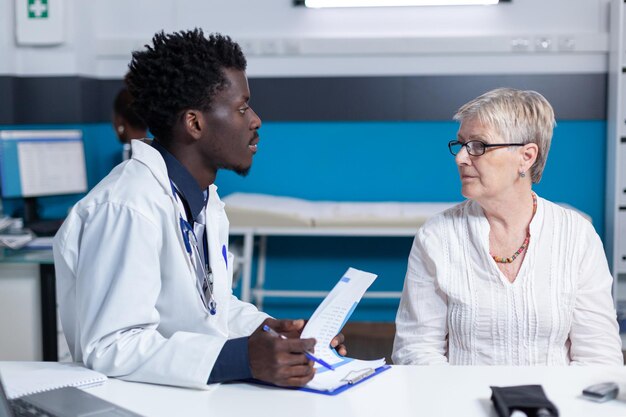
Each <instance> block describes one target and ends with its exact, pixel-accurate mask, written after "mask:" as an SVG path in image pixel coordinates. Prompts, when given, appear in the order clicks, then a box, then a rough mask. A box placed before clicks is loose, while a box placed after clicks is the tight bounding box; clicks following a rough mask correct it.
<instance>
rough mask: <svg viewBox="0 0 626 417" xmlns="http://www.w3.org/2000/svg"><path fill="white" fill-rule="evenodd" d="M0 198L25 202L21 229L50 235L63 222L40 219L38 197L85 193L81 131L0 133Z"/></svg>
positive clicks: (4, 131)
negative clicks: (0, 196)
mask: <svg viewBox="0 0 626 417" xmlns="http://www.w3.org/2000/svg"><path fill="white" fill-rule="evenodd" d="M0 184H1V187H0V188H1V191H2V198H23V199H24V213H23V217H24V226H25V227H27V228H28V229H30V230H32V231H33V232H34V233H35V234H36V235H37V236H53V235H54V234H55V233H56V232H57V230H58V229H59V227H60V226H61V224H62V223H63V219H42V218H41V217H40V213H39V205H38V200H37V198H38V197H45V196H61V195H71V194H79V193H84V192H86V191H87V173H86V168H85V150H84V146H83V138H82V132H81V131H80V130H3V131H0Z"/></svg>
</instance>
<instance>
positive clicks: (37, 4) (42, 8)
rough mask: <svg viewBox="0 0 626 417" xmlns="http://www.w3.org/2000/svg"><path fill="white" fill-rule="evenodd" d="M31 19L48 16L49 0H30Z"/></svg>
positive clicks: (29, 12) (29, 16) (29, 15)
mask: <svg viewBox="0 0 626 417" xmlns="http://www.w3.org/2000/svg"><path fill="white" fill-rule="evenodd" d="M28 18H29V19H47V18H48V0H28Z"/></svg>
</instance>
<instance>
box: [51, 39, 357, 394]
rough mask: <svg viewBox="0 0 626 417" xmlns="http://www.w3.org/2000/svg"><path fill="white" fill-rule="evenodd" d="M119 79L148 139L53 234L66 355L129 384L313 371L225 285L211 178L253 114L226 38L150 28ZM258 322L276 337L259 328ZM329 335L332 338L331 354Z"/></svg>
mask: <svg viewBox="0 0 626 417" xmlns="http://www.w3.org/2000/svg"><path fill="white" fill-rule="evenodd" d="M152 42H153V45H152V46H148V47H147V48H146V49H145V50H143V51H139V52H134V53H133V58H132V61H131V63H130V65H129V67H130V71H129V73H128V75H127V76H126V83H127V85H128V88H129V91H130V93H131V94H132V95H133V97H134V98H135V102H134V105H135V107H136V110H137V111H138V113H139V115H140V116H141V118H142V119H143V120H144V121H145V122H146V123H147V125H148V127H149V128H150V131H151V132H152V133H153V134H154V136H155V139H154V141H153V142H152V144H148V143H144V142H142V141H138V140H134V141H133V142H132V158H131V159H130V160H129V161H127V162H125V163H122V164H120V165H118V166H117V167H116V168H115V169H113V171H112V172H111V173H110V174H109V175H108V176H107V177H106V178H104V179H103V180H102V181H101V182H100V183H99V184H98V185H97V186H96V187H95V188H94V189H93V190H92V191H91V192H90V193H89V194H88V195H87V196H86V197H85V198H83V199H82V200H81V201H80V202H79V203H78V204H76V206H75V207H74V208H73V209H72V211H71V213H70V214H69V216H68V218H67V220H66V221H65V223H64V224H63V227H62V228H61V230H60V231H59V233H58V234H57V236H56V237H55V241H54V260H55V268H56V276H57V292H58V300H59V310H60V314H61V322H62V325H63V329H64V332H65V335H66V338H67V341H68V344H69V346H70V349H71V352H72V356H73V358H74V360H75V361H78V362H83V363H84V364H85V365H87V366H88V367H90V368H93V369H95V370H98V371H100V372H103V373H105V374H107V375H109V376H113V377H118V378H122V379H126V380H131V381H141V382H150V383H157V384H167V385H178V386H185V387H202V386H206V384H207V383H213V382H223V381H230V380H240V379H247V378H256V379H259V380H262V381H265V382H269V383H273V384H277V385H282V386H302V385H304V384H306V383H307V382H308V381H310V380H311V379H312V378H313V376H314V368H313V364H312V362H311V361H309V360H307V358H306V356H305V355H304V351H305V350H312V349H313V348H314V345H315V341H314V339H300V338H299V333H300V331H301V330H302V327H303V325H304V322H303V321H302V320H296V321H289V320H274V319H272V318H270V317H268V316H267V315H266V314H264V313H261V312H259V311H258V310H257V309H256V308H255V307H254V306H252V305H250V304H248V303H244V302H242V301H239V300H238V299H237V298H236V297H234V296H233V295H232V293H231V284H232V274H233V255H232V254H231V253H229V252H228V250H227V248H228V219H227V218H226V214H225V213H224V204H223V203H222V202H221V201H220V198H219V196H218V194H217V187H216V186H215V185H214V184H213V183H214V181H215V178H216V175H217V171H218V170H219V169H229V170H233V171H235V172H237V173H239V174H242V175H245V174H246V173H247V172H248V170H249V169H250V166H251V164H252V157H253V155H254V154H255V153H256V152H257V146H258V143H259V135H258V133H257V130H258V129H259V127H260V126H261V120H260V119H259V117H258V116H257V114H256V113H255V112H254V111H253V110H252V108H251V107H250V105H249V104H248V102H249V100H250V91H249V88H248V82H247V78H246V74H245V69H246V60H245V57H244V56H243V54H242V52H241V49H240V48H239V46H238V45H237V44H236V43H234V42H232V41H231V40H230V38H228V37H225V36H221V35H219V34H213V35H211V36H209V37H208V38H207V37H205V36H204V34H203V33H202V31H201V30H198V29H196V30H193V31H188V32H178V33H173V34H164V33H163V32H161V33H157V34H156V35H155V36H154V38H153V39H152ZM263 324H268V325H270V327H272V328H274V329H275V330H276V331H278V332H281V333H283V334H286V335H288V336H289V338H288V339H285V340H284V339H280V338H276V337H272V336H271V335H270V334H268V333H266V332H264V331H262V325H263ZM342 342H343V336H341V335H338V336H337V337H336V338H335V339H334V340H333V343H332V344H333V346H336V347H337V349H338V351H339V353H341V354H345V348H344V346H343V345H342V344H341V343H342Z"/></svg>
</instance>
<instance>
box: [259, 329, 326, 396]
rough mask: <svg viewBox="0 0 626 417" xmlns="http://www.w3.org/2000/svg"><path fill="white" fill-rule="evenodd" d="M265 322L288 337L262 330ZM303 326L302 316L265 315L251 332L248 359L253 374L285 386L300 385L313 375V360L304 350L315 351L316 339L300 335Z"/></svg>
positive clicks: (263, 379)
mask: <svg viewBox="0 0 626 417" xmlns="http://www.w3.org/2000/svg"><path fill="white" fill-rule="evenodd" d="M264 324H267V325H268V326H270V328H272V329H274V330H275V331H276V332H278V333H280V334H281V335H284V336H285V337H287V338H286V339H283V338H280V337H276V336H272V335H271V334H269V333H268V332H265V331H263V325H264ZM303 326H304V321H302V320H274V319H266V320H265V321H264V322H263V324H261V326H259V328H258V329H256V330H255V331H254V333H252V335H250V337H249V338H248V360H249V361H250V370H251V371H252V377H253V378H255V379H258V380H260V381H264V382H269V383H271V384H274V385H278V386H284V387H301V386H304V385H306V384H307V383H308V382H309V381H310V380H311V379H313V376H315V368H314V367H313V361H311V360H309V359H308V358H307V357H306V356H305V355H304V352H305V351H310V352H313V350H314V348H315V339H300V338H299V333H300V331H301V330H302V327H303Z"/></svg>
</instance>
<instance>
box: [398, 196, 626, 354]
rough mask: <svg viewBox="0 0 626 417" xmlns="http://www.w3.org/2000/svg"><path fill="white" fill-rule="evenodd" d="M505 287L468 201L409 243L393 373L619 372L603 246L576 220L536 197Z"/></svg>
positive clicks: (485, 229)
mask: <svg viewBox="0 0 626 417" xmlns="http://www.w3.org/2000/svg"><path fill="white" fill-rule="evenodd" d="M530 235H531V238H530V244H529V246H528V249H527V251H528V252H527V253H526V256H525V258H524V260H523V263H522V266H521V269H520V271H519V274H518V276H517V278H516V279H515V281H514V282H513V283H510V282H509V281H508V280H507V278H506V277H505V276H504V275H503V274H502V273H501V271H500V270H499V269H498V267H497V265H496V263H495V262H494V261H493V259H492V258H491V256H490V255H489V223H488V222H487V219H486V218H485V215H484V213H483V210H482V208H481V207H480V206H479V205H478V204H477V203H476V202H473V201H471V200H468V201H465V202H464V203H461V204H459V205H457V206H455V207H453V208H451V209H449V210H447V211H445V212H443V213H441V214H439V215H437V216H435V217H433V218H431V219H430V220H429V221H428V222H427V223H426V224H424V225H423V226H422V227H421V228H420V229H419V230H418V232H417V236H416V237H415V240H414V242H413V247H412V249H411V254H410V256H409V263H408V268H407V273H406V279H405V283H404V291H403V293H402V300H401V301H400V308H399V310H398V314H397V317H396V326H397V330H396V338H395V343H394V349H393V360H394V363H396V364H418V365H425V364H443V363H450V364H454V365H568V364H590V363H594V364H616V365H617V364H623V359H622V353H621V340H620V337H619V333H618V326H617V321H616V315H615V309H614V307H613V300H612V298H611V286H612V277H611V275H610V273H609V270H608V266H607V261H606V257H605V255H604V251H603V248H602V243H601V241H600V238H599V237H598V235H597V234H596V232H595V230H594V229H593V226H592V225H591V224H590V223H589V222H588V221H587V220H586V219H584V218H583V217H582V216H580V215H579V214H578V213H576V212H574V211H572V210H567V209H565V208H562V207H560V206H558V205H556V204H553V203H550V202H549V201H546V200H544V199H541V198H538V201H537V212H536V214H535V216H534V218H533V220H532V222H531V224H530Z"/></svg>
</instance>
